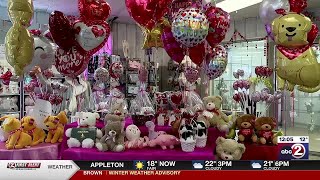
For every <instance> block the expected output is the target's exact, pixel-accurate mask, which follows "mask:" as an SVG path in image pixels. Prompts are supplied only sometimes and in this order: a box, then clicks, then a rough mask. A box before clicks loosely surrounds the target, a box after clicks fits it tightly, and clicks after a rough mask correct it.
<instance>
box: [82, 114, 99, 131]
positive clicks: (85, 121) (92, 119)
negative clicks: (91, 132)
mask: <svg viewBox="0 0 320 180" xmlns="http://www.w3.org/2000/svg"><path fill="white" fill-rule="evenodd" d="M99 118H100V115H99V114H98V113H92V112H80V113H79V121H78V126H79V127H88V128H95V127H96V121H97V120H98V119H99Z"/></svg>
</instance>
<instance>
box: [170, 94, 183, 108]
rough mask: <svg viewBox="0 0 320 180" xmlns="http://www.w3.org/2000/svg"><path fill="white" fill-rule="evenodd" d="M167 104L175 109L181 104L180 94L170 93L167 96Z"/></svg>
mask: <svg viewBox="0 0 320 180" xmlns="http://www.w3.org/2000/svg"><path fill="white" fill-rule="evenodd" d="M169 102H170V104H171V105H172V106H174V107H177V106H179V105H181V103H182V94H181V92H171V93H170V94H169Z"/></svg>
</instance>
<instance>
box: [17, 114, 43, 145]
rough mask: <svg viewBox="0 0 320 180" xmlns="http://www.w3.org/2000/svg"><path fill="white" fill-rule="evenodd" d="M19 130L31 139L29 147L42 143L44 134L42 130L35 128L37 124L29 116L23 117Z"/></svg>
mask: <svg viewBox="0 0 320 180" xmlns="http://www.w3.org/2000/svg"><path fill="white" fill-rule="evenodd" d="M21 129H22V131H23V132H25V133H28V134H29V135H30V136H31V137H32V143H31V146H35V145H38V144H40V143H43V142H44V139H45V138H46V133H45V132H44V130H43V129H41V128H39V127H37V124H36V122H35V120H34V118H32V117H31V116H25V117H23V118H22V119H21Z"/></svg>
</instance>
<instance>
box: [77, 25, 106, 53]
mask: <svg viewBox="0 0 320 180" xmlns="http://www.w3.org/2000/svg"><path fill="white" fill-rule="evenodd" d="M73 29H74V30H75V32H76V34H75V37H76V41H77V42H78V44H79V46H80V49H82V50H83V51H85V52H87V53H89V54H94V53H95V52H97V51H98V50H99V49H101V48H102V47H103V46H104V45H105V44H106V42H107V41H108V37H109V35H110V26H109V25H108V24H107V23H106V22H104V21H86V22H84V21H81V20H80V21H76V22H75V23H74V25H73Z"/></svg>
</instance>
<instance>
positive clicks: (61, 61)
mask: <svg viewBox="0 0 320 180" xmlns="http://www.w3.org/2000/svg"><path fill="white" fill-rule="evenodd" d="M90 57H91V56H90V55H88V54H86V53H81V51H79V50H78V49H77V48H76V47H72V48H71V49H70V50H68V51H65V50H63V49H61V48H58V49H57V51H56V54H55V58H56V59H55V66H56V68H57V70H58V71H59V72H60V73H61V74H62V75H65V76H68V77H72V78H75V77H77V76H78V75H80V74H81V73H83V71H84V70H85V69H86V68H87V67H88V63H89V60H90Z"/></svg>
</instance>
